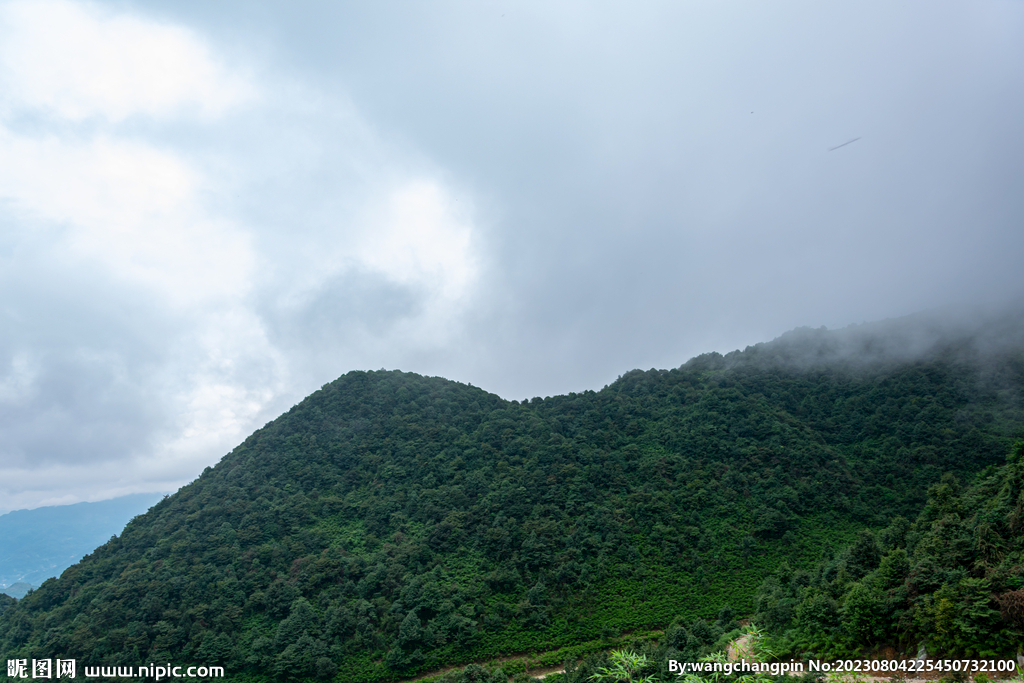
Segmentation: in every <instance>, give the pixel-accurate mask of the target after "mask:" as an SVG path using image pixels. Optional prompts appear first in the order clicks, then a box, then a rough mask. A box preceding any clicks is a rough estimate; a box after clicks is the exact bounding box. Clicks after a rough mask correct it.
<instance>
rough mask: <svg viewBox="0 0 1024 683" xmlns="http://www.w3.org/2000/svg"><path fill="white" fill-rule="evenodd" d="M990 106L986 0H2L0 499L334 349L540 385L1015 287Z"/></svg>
mask: <svg viewBox="0 0 1024 683" xmlns="http://www.w3.org/2000/svg"><path fill="white" fill-rule="evenodd" d="M1022 121H1024V3H1021V2H1018V1H1013V2H994V1H989V0H972V1H971V2H966V1H965V2H944V1H941V0H938V1H936V0H927V1H920V2H906V1H900V2H893V0H884V1H880V2H875V1H871V0H858V2H832V3H820V2H810V1H808V2H787V1H779V2H771V3H765V2H760V1H747V2H745V1H742V0H737V1H735V2H728V3H723V2H717V1H711V0H708V1H706V2H698V1H691V2H680V1H679V0H672V1H667V2H656V1H650V2H640V3H628V4H627V3H611V2H594V1H588V2H577V1H575V0H565V1H564V2H550V0H544V1H540V0H538V1H531V0H523V1H521V2H515V3H512V2H502V1H499V0H473V1H468V0H467V1H447V0H437V1H433V2H407V1H401V2H399V1H394V0H380V1H375V2H372V3H367V2H333V1H332V2H296V1H291V2H287V3H286V2H260V1H258V0H246V1H245V2H241V1H238V0H220V1H218V2H216V3H210V2H206V1H205V0H202V1H200V0H179V1H177V2H174V3H166V2H155V1H150V0H123V1H108V2H79V1H74V0H38V1H31V2H29V1H24V0H0V292H2V298H0V512H4V511H7V510H13V509H20V508H34V507H39V506H43V505H55V504H65V503H75V502H79V501H86V500H88V501H95V500H102V499H106V498H111V497H114V496H118V495H123V494H127V493H135V492H143V491H173V490H175V489H176V488H177V487H179V486H181V485H182V484H184V483H187V482H189V481H191V480H192V479H194V478H195V477H196V476H197V475H198V474H199V473H200V472H201V471H202V469H203V468H204V467H206V466H207V465H212V464H214V463H216V462H217V461H218V460H219V459H220V458H221V457H222V456H223V455H224V454H225V453H227V452H228V451H230V450H231V448H233V447H234V446H235V445H237V444H238V443H239V442H241V441H242V440H243V439H244V438H245V436H247V435H248V434H249V433H251V432H252V431H253V430H254V429H256V428H258V427H260V426H262V425H263V424H265V423H266V422H268V421H269V420H271V419H273V418H274V417H276V416H277V415H278V414H280V413H281V412H283V411H285V410H287V409H288V408H289V407H290V406H291V405H294V404H295V403H297V402H298V401H300V400H301V399H302V398H303V397H304V396H306V395H308V394H309V393H311V392H312V391H315V390H316V389H317V388H319V387H320V386H322V385H323V384H326V383H327V382H330V381H332V380H334V379H336V378H337V377H339V376H340V375H342V374H344V373H346V372H348V371H350V370H375V369H380V368H387V369H401V370H405V371H411V372H417V373H420V374H424V375H440V376H444V377H447V378H450V379H454V380H457V381H461V382H467V383H471V384H473V385H475V386H479V387H482V388H484V389H486V390H488V391H491V392H494V393H497V394H499V395H501V396H503V397H505V398H508V399H523V398H532V397H534V396H541V397H543V396H549V395H556V394H563V393H568V392H570V391H582V390H586V389H595V390H596V389H600V388H601V387H602V386H604V385H606V384H608V383H610V382H612V381H614V380H615V379H616V377H618V376H619V375H621V374H623V373H624V372H626V371H628V370H630V369H633V368H641V369H646V368H651V367H657V368H669V367H677V366H679V365H681V364H682V363H684V362H685V361H686V360H688V359H689V358H691V357H692V356H694V355H697V354H700V353H703V352H707V351H720V352H728V351H731V350H733V349H737V348H740V349H741V348H744V347H746V346H748V345H751V344H755V343H757V342H761V341H768V340H770V339H773V338H775V337H777V336H779V335H781V334H782V333H784V332H786V331H787V330H790V329H792V328H795V327H799V326H811V327H818V326H821V325H825V326H828V327H829V328H837V327H844V326H847V325H850V324H854V323H861V322H865V321H873V320H881V319H885V318H890V317H895V316H902V315H907V314H911V313H915V312H917V311H922V310H928V309H933V308H936V307H945V306H960V307H968V308H970V307H972V306H991V305H995V304H998V303H999V302H1002V301H1007V300H1010V299H1014V298H1016V297H1019V296H1020V295H1021V294H1024V268H1021V267H1020V255H1021V254H1022V253H1024V229H1022V228H1024V126H1022V125H1021V122H1022ZM851 141H852V142H851ZM844 143H849V144H844Z"/></svg>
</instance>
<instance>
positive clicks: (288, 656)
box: [0, 326, 1024, 681]
mask: <svg viewBox="0 0 1024 683" xmlns="http://www.w3.org/2000/svg"><path fill="white" fill-rule="evenodd" d="M894 329H895V331H896V332H897V333H898V332H900V330H905V329H909V328H905V327H904V328H899V327H897V328H892V327H891V326H890V328H878V327H871V326H865V327H864V328H859V329H856V330H853V331H841V332H828V331H825V330H824V329H822V330H807V329H803V330H797V331H794V332H792V333H789V334H787V335H784V336H783V337H781V338H779V339H777V340H775V341H774V342H770V343H766V344H759V345H757V346H754V347H751V348H748V349H747V350H745V351H742V352H739V351H737V352H734V353H731V354H727V355H725V356H722V355H719V354H707V355H703V356H699V357H697V358H694V359H693V360H691V361H689V362H688V363H686V364H684V365H683V366H681V367H679V368H676V369H673V370H650V371H646V372H644V371H632V372H629V373H627V374H625V375H623V376H622V377H620V378H619V379H618V380H617V381H615V382H614V383H612V384H611V385H609V386H608V387H605V388H604V389H603V390H601V391H598V392H594V391H586V392H582V393H578V394H569V395H565V396H555V397H549V398H543V399H542V398H539V397H537V398H532V399H529V400H524V401H506V400H504V399H502V398H500V397H498V396H495V395H493V394H489V393H487V392H485V391H483V390H481V389H479V388H476V387H472V386H467V385H464V384H459V383H456V382H452V381H448V380H445V379H441V378H427V377H421V376H418V375H414V374H408V373H402V372H397V371H393V372H388V371H380V372H351V373H348V374H346V375H345V376H343V377H341V378H340V379H338V380H336V381H334V382H331V383H330V384H326V385H324V387H323V388H322V389H320V390H319V391H317V392H315V393H314V394H312V395H311V396H309V397H308V398H306V399H305V400H304V401H302V402H301V403H299V404H298V405H296V406H295V407H294V408H292V409H291V410H290V411H288V412H287V413H285V414H284V415H282V416H281V417H279V418H278V419H276V420H274V421H273V422H271V423H269V424H267V425H266V426H265V427H263V428H262V429H259V430H257V431H256V432H255V433H254V434H252V435H251V436H250V437H249V438H248V439H246V440H245V442H243V443H242V444H241V445H240V446H238V447H237V448H236V449H235V450H233V451H232V452H231V453H229V454H228V455H227V456H225V457H224V458H223V460H221V462H220V463H219V464H217V466H216V467H213V468H207V469H206V470H205V471H204V472H203V473H202V475H201V476H200V477H199V478H197V479H196V480H195V481H194V482H192V483H191V484H189V485H187V486H185V487H183V488H182V489H181V490H180V491H178V492H177V493H176V494H174V495H172V496H169V497H167V498H165V499H164V500H163V501H161V502H160V503H158V504H157V505H155V506H154V507H153V508H152V509H151V510H150V511H149V512H148V513H146V514H145V515H141V516H139V517H137V518H135V519H134V520H133V521H132V522H131V523H129V524H128V526H127V527H126V528H125V529H124V531H123V533H122V534H121V535H120V536H119V537H115V538H112V539H110V541H109V542H108V543H106V544H105V545H103V546H101V547H99V548H98V549H96V551H95V552H93V553H92V554H90V555H88V556H87V557H85V558H84V559H83V560H82V561H81V562H80V563H79V564H77V565H74V566H72V567H71V568H69V569H68V570H66V571H65V572H64V573H63V575H62V576H61V577H60V578H58V579H54V580H50V581H47V582H46V583H45V584H44V585H43V586H42V587H41V588H40V589H39V590H37V591H34V592H33V593H31V594H29V595H28V596H27V597H25V598H24V599H22V600H20V601H18V602H17V603H14V602H13V601H5V602H0V654H2V656H3V657H7V658H10V657H26V658H43V657H63V658H75V659H77V660H78V662H79V665H80V666H81V665H87V664H103V665H116V664H121V665H138V664H141V663H147V662H153V661H158V662H176V663H183V664H184V663H190V662H194V663H198V664H205V665H211V664H221V665H223V666H225V668H226V669H227V671H228V673H229V674H230V675H232V676H235V677H240V678H262V679H281V680H286V679H298V678H323V679H331V678H336V679H337V680H345V681H375V680H393V679H396V678H401V677H405V676H409V675H412V674H414V673H416V672H420V671H427V670H434V669H437V668H439V667H442V666H444V665H448V664H465V663H467V662H470V661H478V660H482V659H486V658H493V657H498V656H501V655H503V654H510V653H520V652H530V651H541V650H552V649H556V648H559V647H564V646H572V645H577V644H581V643H587V642H594V641H602V639H603V640H605V641H607V640H608V639H610V638H614V637H616V636H618V635H619V634H621V633H623V632H629V631H634V630H641V629H649V628H654V627H661V628H664V627H666V626H669V625H674V626H673V628H674V629H675V630H674V631H673V630H672V629H671V628H670V629H669V633H666V636H665V638H666V639H668V640H671V639H672V638H675V641H672V642H675V645H678V646H679V649H680V650H681V649H682V648H684V647H689V646H692V647H697V646H698V645H699V646H700V647H705V646H707V644H708V643H706V642H705V641H708V642H710V641H713V640H714V639H715V637H717V636H718V635H720V634H722V633H724V632H725V631H727V630H728V628H729V627H730V624H731V622H732V619H733V616H734V615H750V614H754V613H759V614H760V615H762V616H763V618H764V619H765V620H766V624H765V625H767V626H770V627H771V628H772V629H774V630H775V631H776V632H777V633H780V634H785V635H783V636H780V637H783V638H787V639H788V640H787V641H786V642H787V643H790V645H791V648H792V649H794V651H796V650H800V649H801V648H803V649H805V650H806V649H808V648H818V649H828V648H829V647H838V646H845V645H856V644H859V643H872V642H877V641H878V640H880V639H884V638H894V639H897V640H899V639H902V640H903V641H908V639H913V638H921V637H924V638H928V639H930V640H929V642H930V643H931V644H932V647H934V648H938V649H948V650H964V651H966V648H968V647H971V646H969V645H965V644H964V643H966V642H967V640H969V639H970V634H969V633H968V632H967V631H963V630H961V631H955V634H954V635H950V634H951V633H954V631H949V630H948V629H945V630H943V629H944V628H945V627H943V628H939V627H938V626H936V624H944V623H945V622H943V621H942V619H945V618H946V617H945V616H942V615H946V614H949V613H951V612H950V610H953V611H955V610H957V609H959V607H958V606H959V605H960V604H961V603H962V602H963V601H964V600H966V601H968V602H970V601H971V600H974V599H975V598H977V600H980V599H981V598H980V597H978V596H981V595H983V594H984V593H985V591H989V590H997V588H996V587H997V586H998V590H1004V592H1006V591H1008V592H1010V593H1012V591H1014V590H1018V589H1020V588H1021V586H1019V585H1017V584H1015V583H1014V581H1018V582H1019V576H1020V570H1019V564H1018V565H1013V566H1010V565H1007V563H1008V562H1011V559H1008V558H1010V557H1011V555H1009V554H1007V553H1010V552H1011V547H1010V545H1008V544H1009V541H1007V540H1006V538H1007V537H1006V535H1005V534H1006V533H1008V532H1009V531H1010V529H1009V527H1006V526H1005V524H1004V525H1003V526H999V525H997V524H996V523H995V522H993V521H991V520H992V519H994V518H995V517H997V516H998V515H999V514H1002V512H1001V510H1002V508H999V509H998V510H996V509H995V508H992V509H989V508H985V510H982V509H981V508H979V507H978V505H981V504H982V503H981V502H979V501H982V500H983V498H984V497H985V495H987V493H992V492H995V491H1002V490H1003V489H1002V488H999V487H1001V486H1004V485H1005V486H1010V484H1009V483H1007V482H1011V480H1012V481H1017V482H1018V484H1017V486H1018V489H1017V490H1019V467H1020V465H1019V464H1017V463H1019V461H1014V463H1011V464H1010V465H1007V466H1006V467H1010V468H1011V469H1012V468H1013V467H1017V469H1016V470H1013V471H1014V472H1018V474H1017V475H1011V474H1008V472H1010V470H1006V469H995V468H997V467H998V466H1001V465H1003V463H1005V462H1006V453H1007V452H1009V451H1010V450H1011V447H1012V444H1013V442H1014V440H1015V439H1017V438H1020V437H1022V436H1024V408H1022V401H1021V396H1022V394H1021V391H1022V389H1024V353H1022V349H1024V345H1022V344H1021V343H1020V341H1021V337H1020V336H1016V337H1013V338H1011V340H1010V341H1009V342H1007V341H1006V340H1005V339H1004V338H1003V337H999V336H993V335H989V337H986V338H984V339H983V338H982V337H979V336H978V335H979V333H974V334H973V336H971V335H961V336H954V337H946V338H936V339H932V340H931V341H930V342H929V343H927V344H925V345H923V346H922V345H921V344H920V343H917V345H916V346H914V345H913V344H910V343H899V342H897V343H896V344H895V345H894V344H893V342H892V339H893V338H894V332H893V331H894ZM908 334H909V333H908ZM911 336H914V335H911ZM895 337H896V338H897V339H898V337H899V335H898V334H896V335H895ZM914 339H917V336H914ZM993 340H995V341H993ZM912 347H913V348H912ZM894 349H895V350H894ZM979 473H980V474H979ZM1014 476H1017V477H1018V478H1017V479H1013V477H1014ZM978 477H981V479H977V478H978ZM976 480H977V481H978V482H979V483H978V484H976V485H975V486H976V487H981V488H967V489H963V490H961V488H958V487H959V486H961V485H959V484H957V483H956V482H958V481H976ZM986 486H987V487H988V488H984V487H986ZM1000 495H1001V494H1000ZM1007 495H1011V494H1009V493H1008V494H1007ZM1011 497H1012V496H1011ZM999 500H1003V499H1002V498H999ZM1006 500H1007V501H1008V502H1006V503H1005V504H1006V505H1009V506H1010V509H1013V508H1012V505H1013V504H1014V503H1013V500H1011V499H1010V498H1007V499H1006ZM1001 504H1002V503H1001ZM922 509H923V510H924V512H923V513H922V512H921V510H922ZM919 515H920V517H919ZM972 515H974V516H972ZM907 519H916V520H917V521H916V522H915V523H913V524H910V523H909V522H907V521H906V520H907ZM985 520H989V521H985ZM936 524H938V525H939V526H938V527H936ZM986 525H987V526H986ZM937 528H938V529H939V530H936V529H937ZM942 534H951V536H949V538H947V536H943V535H942ZM954 537H955V538H954ZM978 539H980V540H978ZM942 543H950V544H954V545H956V544H961V545H962V548H963V552H964V553H966V554H965V555H964V556H963V558H962V562H961V563H960V564H956V565H949V564H941V563H940V564H936V562H935V560H934V559H932V560H929V557H931V556H930V555H929V553H932V552H933V550H934V552H935V553H937V552H939V551H938V550H936V549H937V548H939V547H940V546H941V545H942ZM971 543H979V544H981V545H980V546H978V547H981V548H989V547H991V548H993V550H991V551H989V550H986V551H985V552H986V553H988V554H987V555H984V556H983V557H984V558H985V562H986V564H985V565H984V566H983V567H979V566H976V565H975V564H972V563H973V562H975V560H976V559H977V558H973V557H971V556H970V552H973V551H968V550H966V548H968V547H971V548H973V547H974V546H970V544H971ZM850 544H853V545H852V548H853V549H852V550H844V548H846V547H847V546H849V545H850ZM986 544H988V545H986ZM957 547H961V546H957ZM844 553H845V554H844ZM901 553H902V554H901ZM933 555H934V553H933ZM1015 557H1018V558H1019V553H1018V554H1017V555H1016V556H1015ZM851 558H853V559H851ZM958 561H959V560H958ZM929 562H931V564H929ZM1008 567H1009V568H1008ZM904 570H905V571H906V572H909V573H910V574H907V575H908V576H909V575H911V574H912V575H913V576H914V577H917V578H915V579H914V580H915V581H918V583H914V584H912V589H911V588H907V590H908V591H909V592H908V593H907V594H906V595H903V594H899V595H897V594H890V593H891V591H893V590H896V587H895V586H896V584H895V583H893V582H896V581H897V579H899V578H900V577H896V574H899V573H900V572H904ZM1014 571H1016V572H1017V574H1013V572H1014ZM914 572H916V573H914ZM929 572H930V573H929ZM957 572H959V573H957ZM1012 576H1016V577H1018V578H1017V579H1014V578H1012ZM766 577H768V578H767V579H766ZM790 577H792V578H790ZM901 577H902V574H901ZM1000 582H1001V583H1000ZM904 585H910V584H907V583H906V581H904ZM759 586H760V588H759ZM929 587H931V588H935V591H934V592H932V593H926V592H925V589H928V588H929ZM815 591H817V592H815ZM942 591H945V592H942ZM897 592H898V591H897ZM928 595H931V597H927V596H928ZM901 596H902V597H901ZM1007 599H1010V598H1007ZM0 600H3V597H0ZM901 601H902V602H901ZM862 603H863V605H865V606H864V607H863V609H862V610H860V612H857V609H855V608H854V606H856V605H859V604H862ZM971 604H974V603H971ZM1000 604H1001V603H1000ZM950 605H952V607H951V606H950ZM979 609H982V608H981V607H979ZM985 609H988V610H989V611H988V612H985V614H986V615H987V616H986V617H985V618H995V617H993V612H992V609H993V608H992V607H991V605H988V604H986V606H985ZM994 609H995V610H996V611H995V612H994V614H995V615H996V616H998V615H999V614H1000V612H999V611H998V610H999V607H996V608H994ZM1007 609H1008V610H1010V611H1009V612H1007V614H1011V615H1012V614H1016V612H1013V609H1016V608H1012V607H1008V608H1007ZM982 611H984V610H982ZM858 614H860V616H857V615H858ZM851 615H853V616H851ZM921 615H925V616H921ZM1011 618H1017V617H1011ZM815 619H817V620H818V621H814V620H815ZM928 619H931V620H932V621H931V622H928V623H930V624H932V626H928V625H927V624H926V623H925V622H927V621H928ZM972 623H973V622H972ZM979 623H980V622H979ZM986 623H987V622H986ZM993 623H995V622H993ZM1014 623H1016V622H1014ZM702 624H703V626H702ZM851 624H852V626H851ZM819 625H820V626H821V628H818V626H819ZM684 626H685V627H684ZM1010 627H1013V628H1016V626H1013V624H1010V625H1009V626H1006V628H1010ZM957 628H960V627H959V626H958V627H957ZM993 628H995V627H993ZM999 628H1004V627H1003V626H1000V627H999ZM929 629H931V630H929ZM936 629H938V630H936ZM997 630H998V629H997ZM1004 630H1005V629H1004ZM999 632H1000V633H1003V631H999ZM694 633H697V634H698V635H696V636H694V635H693V634H694ZM1012 633H1013V631H1012V630H1008V631H1005V634H1006V637H1010V635H1012ZM672 634H674V635H672ZM820 634H824V635H820ZM1000 637H1002V636H1000ZM815 638H819V640H814V639H815ZM822 638H824V640H822ZM965 639H967V640H965ZM666 642H667V641H666ZM994 642H995V641H994ZM1003 642H1004V641H998V642H996V643H995V644H994V645H993V646H992V647H993V648H996V649H998V648H1000V647H1002V645H1001V644H1000V643H1003ZM663 645H664V644H663Z"/></svg>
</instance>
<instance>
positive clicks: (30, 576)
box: [0, 493, 163, 598]
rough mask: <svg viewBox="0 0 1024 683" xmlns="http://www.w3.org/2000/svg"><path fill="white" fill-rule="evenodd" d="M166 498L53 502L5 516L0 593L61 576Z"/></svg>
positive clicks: (0, 522)
mask: <svg viewBox="0 0 1024 683" xmlns="http://www.w3.org/2000/svg"><path fill="white" fill-rule="evenodd" d="M162 497H163V495H162V494H156V493H136V494H132V495H129V496H121V497H119V498H111V499H109V500H103V501H99V502H97V503H75V504H73V505H52V506H48V507H41V508H35V509H34V510H15V511H14V512H8V513H7V514H5V515H0V538H2V539H3V543H2V544H0V592H4V593H7V594H8V595H11V596H12V597H16V598H20V597H21V596H22V595H24V590H22V591H21V592H20V593H19V594H18V595H14V594H13V593H11V591H10V590H8V589H12V590H16V589H14V588H13V586H14V584H17V583H24V584H33V585H38V584H41V583H42V582H43V581H45V580H46V579H48V578H50V577H53V576H58V575H60V573H61V572H63V571H64V570H65V569H67V568H68V567H70V566H71V565H73V564H74V563H75V562H78V561H79V560H81V559H82V557H83V556H85V555H86V554H87V553H90V552H92V551H93V550H95V549H96V546H98V545H101V544H102V543H105V542H106V541H107V540H108V539H109V538H110V537H111V536H114V535H116V534H118V533H119V532H120V531H121V529H123V528H124V525H125V524H127V523H128V520H130V519H131V518H132V517H134V516H136V515H140V514H142V513H143V512H145V511H146V510H148V509H149V507H150V506H151V505H153V503H155V502H157V501H158V500H160V499H161V498H162Z"/></svg>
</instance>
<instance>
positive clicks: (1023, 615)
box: [757, 442, 1024, 658]
mask: <svg viewBox="0 0 1024 683" xmlns="http://www.w3.org/2000/svg"><path fill="white" fill-rule="evenodd" d="M758 608H759V609H758V611H759V614H758V617H757V618H758V621H759V622H760V623H762V624H765V625H767V626H768V627H770V628H771V629H772V630H773V631H774V632H775V634H776V636H777V640H778V644H779V646H780V648H779V649H780V650H783V651H786V652H790V653H793V654H803V655H809V656H817V657H830V656H835V655H838V654H847V653H850V652H856V651H858V650H864V649H868V648H871V647H877V646H880V645H890V646H893V647H896V648H898V649H900V650H904V651H906V650H914V651H916V650H917V648H918V647H919V646H924V647H926V648H927V650H928V652H929V654H932V655H933V656H959V657H971V658H999V657H1003V658H1011V657H1012V656H1013V655H1015V654H1016V653H1017V650H1018V648H1019V646H1020V643H1021V642H1022V640H1024V442H1019V443H1018V444H1017V445H1016V447H1015V448H1014V450H1013V452H1012V453H1010V455H1009V457H1008V458H1007V462H1006V464H1005V465H1003V466H1000V467H988V468H986V469H985V470H983V471H982V472H980V473H978V474H977V475H976V476H975V477H974V478H973V482H972V483H971V484H970V485H969V486H965V485H964V484H963V483H962V482H961V481H959V480H958V479H957V478H956V477H955V476H953V475H952V474H947V475H945V476H944V477H943V478H942V481H941V482H939V483H938V484H935V485H934V486H932V487H931V488H930V489H929V491H928V503H927V504H926V505H925V507H924V509H923V510H922V511H921V513H920V515H919V516H918V517H917V519H916V520H915V521H914V522H913V523H910V522H908V521H907V520H906V519H905V518H903V517H897V518H896V519H895V520H894V521H893V523H892V524H891V525H890V526H889V527H887V528H886V529H883V530H882V531H881V532H879V533H877V534H876V533H872V532H871V531H870V530H862V531H861V532H860V534H859V535H858V538H857V541H856V542H855V543H854V544H852V545H851V546H849V547H847V548H844V549H842V550H841V551H840V552H837V553H836V554H835V555H834V556H833V557H828V558H826V559H825V560H823V561H822V562H821V563H819V564H818V565H817V566H816V567H814V568H813V569H812V570H811V571H806V572H802V571H801V572H792V571H785V570H784V571H778V572H776V574H775V575H773V576H770V577H768V578H767V579H766V580H765V582H764V583H763V584H762V586H761V588H760V589H759V591H758Z"/></svg>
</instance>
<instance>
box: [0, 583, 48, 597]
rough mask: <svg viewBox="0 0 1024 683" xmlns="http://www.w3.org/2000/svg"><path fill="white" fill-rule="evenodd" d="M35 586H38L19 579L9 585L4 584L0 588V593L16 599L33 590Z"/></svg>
mask: <svg viewBox="0 0 1024 683" xmlns="http://www.w3.org/2000/svg"><path fill="white" fill-rule="evenodd" d="M36 588H39V586H33V585H32V584H31V583H25V582H23V581H19V582H17V583H12V584H11V585H10V586H4V588H3V589H0V593H2V594H3V595H6V596H7V597H9V598H15V599H18V598H23V597H25V595H26V594H27V593H28V592H29V591H30V590H35V589H36Z"/></svg>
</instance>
